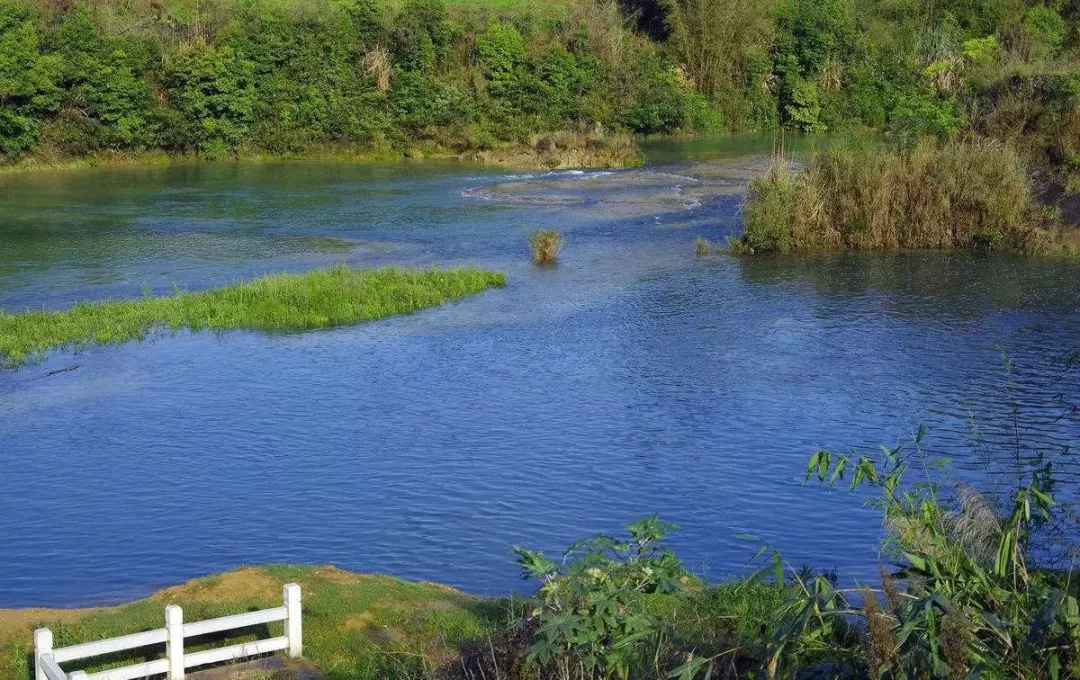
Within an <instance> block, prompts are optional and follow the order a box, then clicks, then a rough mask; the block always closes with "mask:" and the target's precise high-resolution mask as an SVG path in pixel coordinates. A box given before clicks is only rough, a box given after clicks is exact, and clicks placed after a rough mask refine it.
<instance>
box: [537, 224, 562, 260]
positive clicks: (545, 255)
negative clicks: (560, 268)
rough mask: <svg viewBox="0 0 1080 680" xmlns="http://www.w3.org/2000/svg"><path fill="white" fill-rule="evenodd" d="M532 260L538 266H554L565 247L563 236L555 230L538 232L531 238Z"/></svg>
mask: <svg viewBox="0 0 1080 680" xmlns="http://www.w3.org/2000/svg"><path fill="white" fill-rule="evenodd" d="M529 246H530V250H531V251H532V260H533V262H535V263H536V264H541V265H547V264H554V263H555V260H556V259H557V257H558V255H559V250H560V249H561V248H562V246H563V237H562V234H560V233H559V232H557V231H555V230H553V229H544V230H541V231H537V232H535V233H533V234H532V235H530V236H529Z"/></svg>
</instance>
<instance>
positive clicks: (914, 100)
mask: <svg viewBox="0 0 1080 680" xmlns="http://www.w3.org/2000/svg"><path fill="white" fill-rule="evenodd" d="M963 127H964V120H963V118H962V117H961V115H960V113H959V112H958V111H957V106H956V102H955V101H952V100H948V99H940V98H937V97H932V96H929V95H922V96H919V95H910V96H903V97H901V98H900V99H899V100H898V101H897V103H896V106H895V107H894V108H893V110H892V112H891V113H890V114H889V125H888V130H889V133H890V134H892V135H894V136H896V137H897V138H898V139H899V140H900V141H901V143H902V144H904V145H906V146H912V145H914V144H915V143H917V142H918V141H919V140H921V139H922V138H924V137H937V138H938V139H939V140H941V141H943V142H944V141H947V140H948V139H949V138H951V137H952V136H953V135H955V134H956V133H957V132H959V131H960V130H961V129H963Z"/></svg>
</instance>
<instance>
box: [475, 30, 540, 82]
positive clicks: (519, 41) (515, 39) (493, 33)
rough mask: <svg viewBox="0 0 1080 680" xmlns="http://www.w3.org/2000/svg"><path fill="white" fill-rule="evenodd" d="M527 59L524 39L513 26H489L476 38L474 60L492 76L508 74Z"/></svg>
mask: <svg viewBox="0 0 1080 680" xmlns="http://www.w3.org/2000/svg"><path fill="white" fill-rule="evenodd" d="M527 57H528V49H527V48H526V46H525V39H524V38H522V37H521V33H519V32H518V30H517V28H515V27H514V25H513V24H510V23H507V22H504V21H499V22H495V23H493V24H491V26H489V27H488V29H487V30H486V31H484V32H483V33H481V34H480V35H479V36H477V38H476V58H477V60H478V61H479V62H480V64H481V65H483V66H484V68H486V69H487V70H488V72H490V73H491V74H493V75H496V76H498V75H503V74H507V73H510V72H511V71H513V70H514V69H515V68H517V67H518V65H520V64H521V63H522V62H524V61H525V59H526V58H527Z"/></svg>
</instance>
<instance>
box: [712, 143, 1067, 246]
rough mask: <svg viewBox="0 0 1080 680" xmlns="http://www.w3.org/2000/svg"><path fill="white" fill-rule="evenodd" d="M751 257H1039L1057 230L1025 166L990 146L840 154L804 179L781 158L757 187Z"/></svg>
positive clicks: (748, 235) (744, 242)
mask: <svg viewBox="0 0 1080 680" xmlns="http://www.w3.org/2000/svg"><path fill="white" fill-rule="evenodd" d="M743 218H744V228H743V236H742V238H741V239H740V240H739V241H738V242H736V243H735V244H733V245H734V248H733V250H735V251H736V252H744V253H761V252H781V253H786V252H793V251H813V250H909V249H945V250H953V249H982V250H996V249H1009V250H1017V251H1023V252H1042V251H1046V250H1048V249H1049V248H1050V247H1051V244H1052V243H1053V242H1054V240H1055V237H1056V233H1057V231H1058V224H1057V223H1058V221H1057V217H1056V215H1054V214H1053V212H1052V211H1051V210H1049V209H1047V208H1045V207H1044V206H1040V205H1038V204H1037V203H1036V202H1035V200H1034V198H1033V195H1032V189H1031V184H1030V181H1029V179H1028V174H1027V168H1026V166H1025V164H1024V162H1023V160H1022V159H1021V158H1020V157H1019V155H1017V153H1016V152H1015V151H1013V150H1012V148H1010V147H1008V146H1006V145H1004V144H1001V143H999V142H995V141H990V140H975V141H959V142H950V143H948V144H944V145H939V144H936V143H927V144H923V145H920V146H918V147H917V148H915V149H914V150H912V151H900V150H894V151H882V150H877V149H869V148H848V149H833V150H829V151H826V152H823V153H820V154H818V155H817V156H816V157H815V158H814V159H813V161H812V162H811V164H810V166H809V167H808V168H807V169H806V170H805V171H803V172H802V173H799V174H794V173H792V172H791V171H790V169H789V168H788V164H787V161H786V159H784V158H777V159H776V160H775V162H774V163H773V167H772V168H770V170H769V171H768V172H767V173H766V175H765V176H764V177H763V178H762V179H760V180H757V181H755V182H753V183H751V185H750V188H749V191H748V195H747V201H746V205H745V206H744V211H743Z"/></svg>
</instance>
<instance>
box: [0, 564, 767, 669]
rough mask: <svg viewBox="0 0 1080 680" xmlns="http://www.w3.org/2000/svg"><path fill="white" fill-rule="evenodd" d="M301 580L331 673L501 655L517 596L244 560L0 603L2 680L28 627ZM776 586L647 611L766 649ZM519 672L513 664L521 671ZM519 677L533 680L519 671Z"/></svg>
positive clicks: (253, 600) (692, 643)
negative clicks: (45, 601) (21, 604)
mask: <svg viewBox="0 0 1080 680" xmlns="http://www.w3.org/2000/svg"><path fill="white" fill-rule="evenodd" d="M290 582H295V583H299V584H300V586H301V589H302V598H303V612H304V656H305V658H306V659H308V660H309V661H310V662H312V663H313V664H315V665H317V666H319V667H320V668H321V669H322V670H323V671H325V672H326V674H327V677H328V678H329V680H339V679H340V680H345V679H346V678H347V679H349V680H353V679H365V678H371V679H373V680H374V679H376V678H378V679H379V680H386V679H388V678H447V677H450V678H453V677H461V675H462V671H461V657H462V654H463V653H464V655H465V656H466V658H468V657H469V655H470V654H476V653H480V654H488V653H500V654H501V653H503V652H504V651H505V650H504V649H503V648H502V647H501V645H502V644H505V638H504V635H505V633H506V632H507V631H508V624H509V623H510V622H511V621H512V620H513V618H514V615H515V614H517V615H520V614H521V604H520V601H517V600H512V599H484V598H478V597H473V596H470V595H467V594H464V593H462V592H459V591H457V590H454V589H452V588H448V587H446V586H441V585H437V584H431V583H410V582H407V581H401V580H398V579H396V578H393V577H390V576H380V575H374V574H354V573H351V572H346V571H342V570H340V569H337V568H335V567H332V566H320V567H301V566H288V565H274V566H267V567H246V568H243V569H238V570H236V571H231V572H227V573H223V574H217V575H214V576H209V577H206V578H202V579H196V580H193V581H190V582H188V583H187V584H185V585H182V586H176V587H173V588H169V589H166V590H163V591H161V592H159V593H157V594H155V595H153V596H151V597H149V598H147V599H144V600H139V601H137V602H133V603H131V604H126V605H121V606H119V607H107V608H100V609H86V610H63V609H36V610H34V609H24V610H0V680H31V678H32V677H33V675H32V663H31V661H32V659H31V657H32V650H33V642H32V636H33V630H34V628H38V627H43V626H44V627H48V628H50V629H52V631H53V634H54V636H55V642H54V644H55V646H57V647H64V646H69V645H73V644H78V643H82V642H91V641H94V640H100V639H104V638H110V637H116V636H120V635H127V634H130V633H135V632H139V631H143V630H150V629H154V628H161V627H162V626H163V625H164V617H163V610H164V607H165V605H167V604H178V605H180V606H182V607H183V608H184V618H185V620H187V621H196V620H201V619H206V618H214V617H218V616H226V615H229V614H237V613H240V612H245V611H251V610H254V609H264V608H268V607H275V606H280V604H281V588H282V586H283V585H284V584H286V583H290ZM782 595H783V592H782V590H781V589H779V588H777V587H775V586H772V585H767V584H759V583H738V584H728V585H721V586H716V587H710V588H699V589H695V590H691V591H687V592H686V593H683V594H680V595H664V596H655V597H653V596H650V597H651V601H650V603H649V608H650V611H651V612H652V613H653V614H655V615H656V616H659V617H661V618H662V619H663V620H664V621H665V622H667V623H669V624H670V625H671V626H672V628H673V631H674V634H675V635H676V636H677V637H678V638H679V642H680V643H681V645H683V646H685V647H686V648H688V649H689V648H691V647H692V648H694V649H697V650H698V651H699V653H704V652H709V653H711V654H715V653H718V652H720V651H725V650H727V649H729V647H730V646H740V647H742V648H743V652H742V653H743V654H750V655H754V654H755V652H756V653H760V651H761V649H763V645H764V640H763V639H762V634H761V630H760V628H761V624H762V622H763V621H764V620H766V619H767V617H768V613H769V612H770V611H771V609H772V608H773V607H775V606H776V605H777V604H779V602H780V598H781V597H782ZM280 634H282V632H281V625H280V624H272V625H270V626H267V627H256V628H253V629H251V630H246V631H237V632H236V633H235V634H232V635H229V636H227V637H218V638H217V639H214V640H207V641H203V644H196V645H193V646H192V647H191V648H192V649H193V650H197V649H199V648H206V647H210V646H221V645H225V644H235V643H238V642H243V641H247V640H253V639H256V638H258V637H266V636H268V635H280ZM162 653H163V649H161V648H153V647H152V648H147V650H144V651H143V652H142V653H141V655H140V654H136V655H134V656H133V655H131V654H128V655H116V656H113V657H108V658H99V659H87V660H86V661H85V662H82V664H80V662H72V663H69V664H65V670H68V671H69V672H70V671H72V670H77V669H79V668H80V667H82V668H84V669H85V670H88V671H90V672H95V671H98V670H103V669H106V668H115V667H119V666H125V665H129V664H131V663H139V662H142V661H145V660H151V659H155V658H161V655H162ZM519 670H520V669H519ZM520 677H530V676H529V675H528V673H527V672H526V673H523V674H521V676H520Z"/></svg>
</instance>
